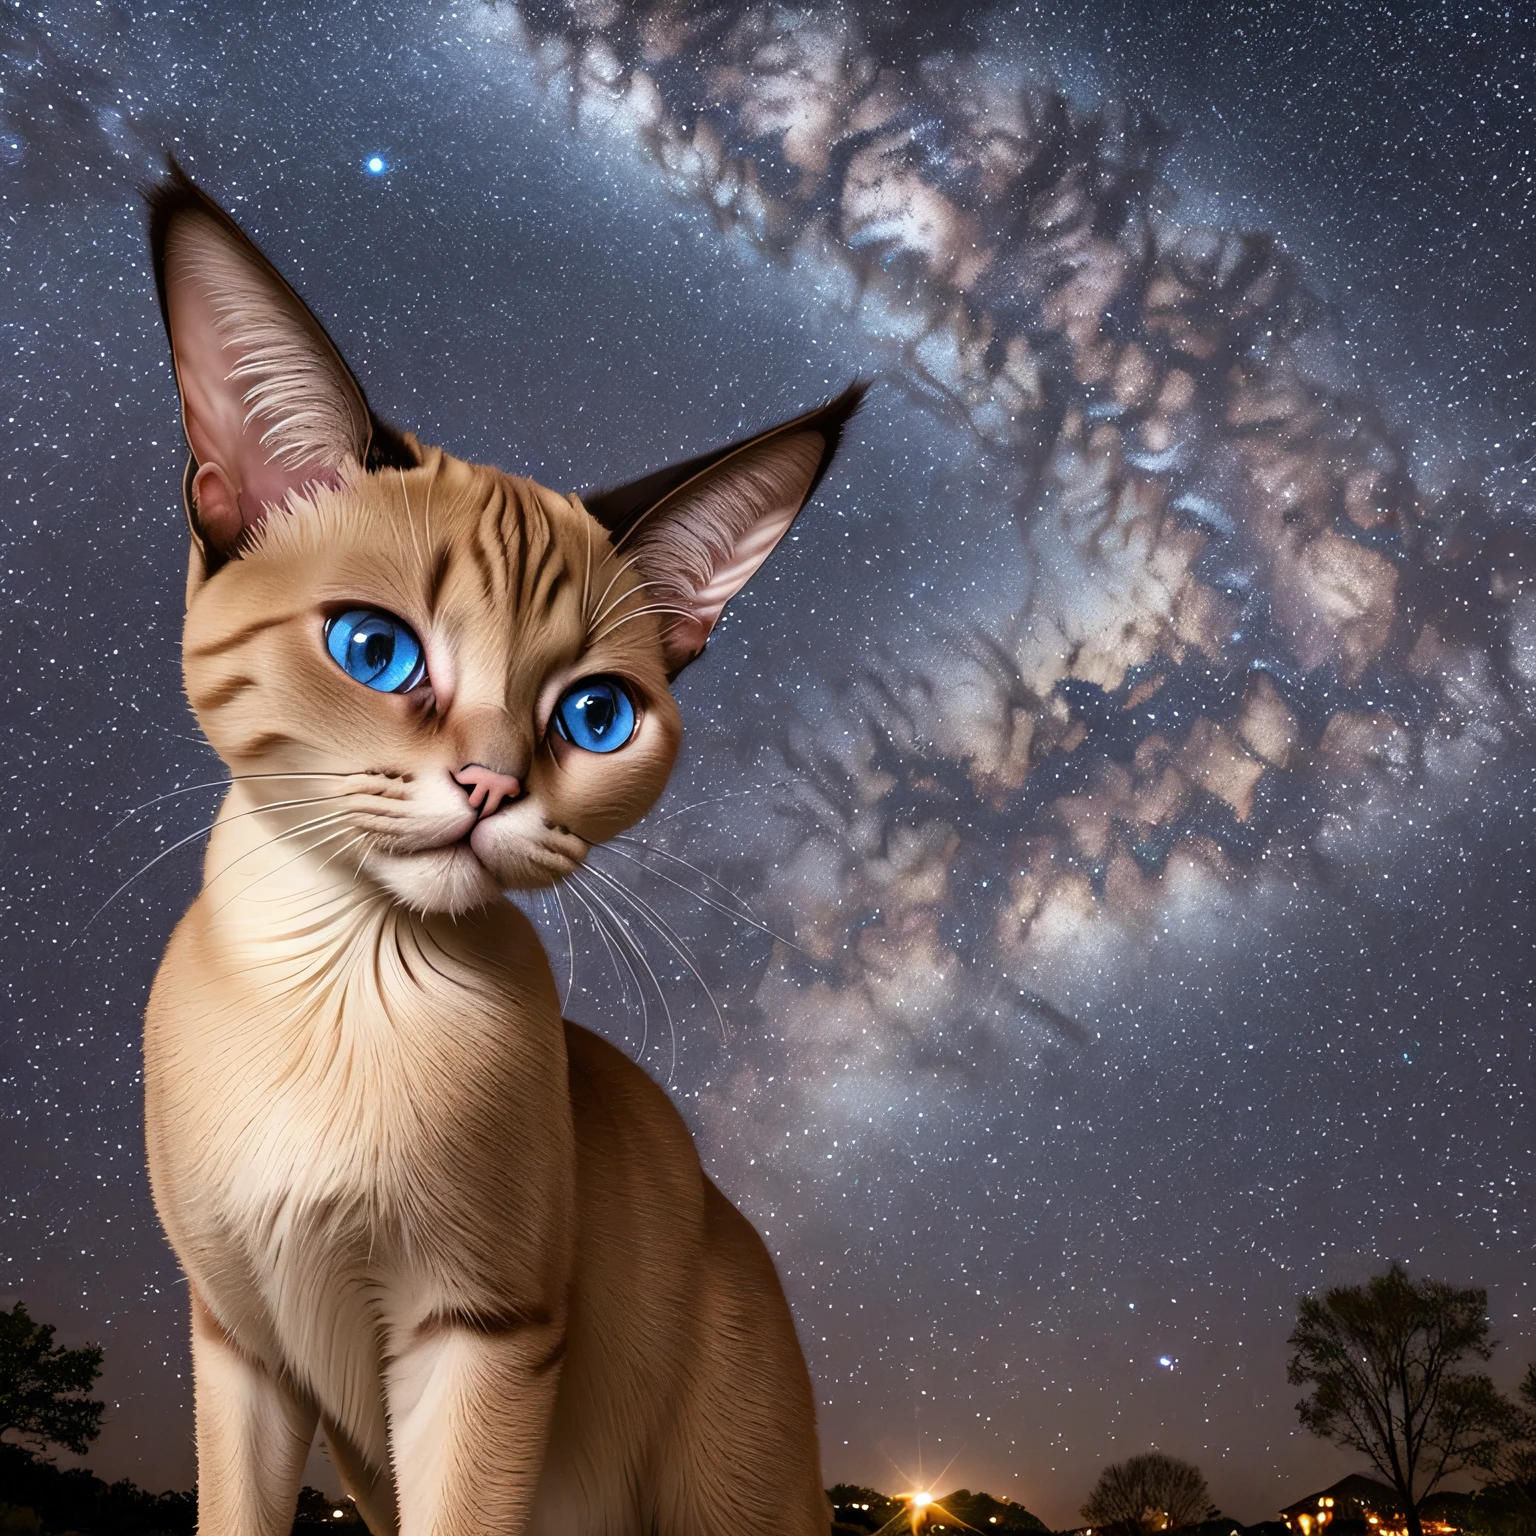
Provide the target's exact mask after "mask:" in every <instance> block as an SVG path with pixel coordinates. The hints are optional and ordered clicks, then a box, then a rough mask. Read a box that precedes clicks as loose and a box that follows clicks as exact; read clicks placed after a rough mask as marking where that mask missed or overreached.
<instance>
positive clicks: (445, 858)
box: [365, 839, 504, 917]
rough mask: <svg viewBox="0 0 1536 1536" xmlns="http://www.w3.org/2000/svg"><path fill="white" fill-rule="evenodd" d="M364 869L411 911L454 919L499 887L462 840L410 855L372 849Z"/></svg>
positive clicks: (489, 898) (489, 897)
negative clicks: (432, 913)
mask: <svg viewBox="0 0 1536 1536" xmlns="http://www.w3.org/2000/svg"><path fill="white" fill-rule="evenodd" d="M365 868H366V870H367V872H368V874H369V875H371V876H372V877H373V879H374V880H376V881H377V882H378V883H379V884H380V885H381V886H383V887H384V889H385V890H386V891H388V892H389V893H390V895H392V896H393V897H395V899H396V900H397V901H399V902H400V904H401V905H402V906H406V907H409V908H410V909H411V910H412V911H413V912H440V913H442V914H443V915H444V916H447V917H458V916H461V915H462V914H463V913H465V912H473V911H474V910H475V909H476V908H477V907H484V906H488V905H489V904H490V903H491V902H493V901H497V900H499V899H500V897H501V893H502V890H503V889H504V887H503V886H502V884H501V882H500V881H499V880H498V879H497V878H496V876H495V875H494V874H493V873H492V872H491V871H490V870H489V869H487V868H486V867H485V865H484V864H482V863H481V862H480V860H479V859H478V858H477V857H476V856H475V852H474V850H473V849H472V848H471V847H470V846H469V842H468V840H467V839H465V840H464V841H462V842H457V843H449V844H448V845H447V846H446V847H442V848H424V849H421V850H419V851H416V852H412V853H385V852H382V851H380V850H375V851H374V852H372V853H371V854H370V855H369V856H368V858H367V860H366V861H365Z"/></svg>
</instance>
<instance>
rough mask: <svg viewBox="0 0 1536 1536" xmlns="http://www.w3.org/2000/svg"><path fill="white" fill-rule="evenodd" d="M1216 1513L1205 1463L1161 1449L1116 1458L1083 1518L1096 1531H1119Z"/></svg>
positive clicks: (1163, 1526) (1162, 1527)
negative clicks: (1125, 1458) (1202, 1466)
mask: <svg viewBox="0 0 1536 1536" xmlns="http://www.w3.org/2000/svg"><path fill="white" fill-rule="evenodd" d="M1214 1513H1215V1511H1214V1510H1213V1509H1212V1508H1211V1494H1210V1490H1209V1489H1208V1488H1207V1487H1206V1486H1205V1478H1204V1477H1203V1476H1202V1475H1201V1473H1200V1469H1199V1467H1196V1466H1192V1465H1191V1464H1190V1463H1189V1462H1187V1461H1180V1460H1179V1458H1178V1457H1177V1456H1165V1455H1164V1454H1163V1453H1162V1452H1161V1451H1149V1452H1148V1453H1147V1454H1146V1455H1145V1456H1132V1457H1131V1458H1130V1459H1129V1460H1128V1461H1116V1462H1111V1463H1110V1465H1109V1466H1107V1467H1105V1468H1104V1470H1103V1471H1102V1472H1100V1473H1099V1480H1098V1482H1096V1483H1095V1484H1094V1485H1093V1492H1092V1493H1090V1494H1089V1495H1088V1502H1087V1503H1086V1504H1084V1505H1083V1508H1082V1516H1083V1519H1084V1520H1086V1521H1087V1522H1088V1524H1089V1525H1091V1526H1092V1527H1093V1528H1094V1530H1095V1531H1101V1530H1102V1531H1109V1532H1113V1533H1115V1536H1143V1533H1144V1532H1148V1531H1171V1530H1174V1529H1176V1528H1177V1527H1179V1526H1181V1525H1193V1524H1194V1523H1195V1522H1196V1521H1197V1520H1202V1519H1205V1518H1206V1517H1207V1516H1209V1515H1212V1514H1214Z"/></svg>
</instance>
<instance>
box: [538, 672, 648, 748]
mask: <svg viewBox="0 0 1536 1536" xmlns="http://www.w3.org/2000/svg"><path fill="white" fill-rule="evenodd" d="M555 724H556V726H557V727H558V728H559V731H560V734H561V735H562V736H564V737H565V739H566V740H567V741H568V742H570V743H571V745H572V746H576V747H580V748H581V749H582V751H583V752H617V751H618V750H619V748H620V747H622V746H623V745H624V743H625V742H626V741H628V740H629V738H630V737H631V736H633V735H634V734H635V706H634V703H633V701H632V700H631V699H630V697H629V695H628V694H627V693H626V692H625V691H624V685H623V684H622V683H619V682H616V681H615V680H614V679H613V678H611V677H584V678H583V679H582V680H581V681H580V682H579V683H575V684H573V685H572V686H571V687H569V688H567V689H566V690H565V692H564V693H562V694H561V695H560V702H559V703H558V704H556V705H555Z"/></svg>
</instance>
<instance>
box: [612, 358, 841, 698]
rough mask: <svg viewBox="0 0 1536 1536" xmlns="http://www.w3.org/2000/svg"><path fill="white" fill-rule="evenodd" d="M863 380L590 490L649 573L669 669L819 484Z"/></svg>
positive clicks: (696, 648)
mask: <svg viewBox="0 0 1536 1536" xmlns="http://www.w3.org/2000/svg"><path fill="white" fill-rule="evenodd" d="M866 388H867V386H866V385H865V384H862V383H855V384H853V385H852V386H850V387H849V388H848V389H846V390H844V391H843V393H842V394H841V395H839V396H838V397H837V398H836V399H835V400H832V401H829V402H828V403H827V404H826V405H823V406H820V407H818V408H817V409H816V410H814V411H808V412H807V413H806V414H805V415H803V416H797V417H795V418H794V419H793V420H792V421H786V422H781V423H780V424H779V425H778V426H776V427H770V428H769V429H768V430H767V431H766V432H759V433H758V434H757V435H756V436H754V437H750V438H745V439H743V440H742V441H740V442H737V443H732V444H729V445H728V446H727V447H724V448H719V449H716V450H714V451H713V452H712V453H706V454H701V455H700V456H699V457H697V458H694V459H689V460H687V461H686V462H684V463H682V464H674V465H671V466H669V467H668V468H666V469H662V470H657V471H656V472H655V473H654V474H651V475H647V476H645V477H644V478H643V479H641V480H636V481H634V482H632V483H631V484H629V485H625V486H620V487H618V488H616V489H614V490H607V491H599V492H596V493H595V494H593V495H592V496H591V497H589V498H586V499H585V501H584V504H585V506H586V508H587V510H588V511H589V512H590V513H591V514H592V515H593V516H594V517H595V518H596V519H597V520H598V521H599V522H600V523H601V524H602V525H603V526H604V527H605V528H606V529H608V531H609V534H610V535H611V536H612V537H613V541H614V544H615V546H616V548H617V549H618V551H619V552H620V554H627V555H628V556H629V558H630V559H631V560H632V561H633V563H634V564H635V566H636V567H637V568H638V569H639V571H640V573H641V575H642V577H643V578H644V584H643V586H642V587H641V588H640V589H638V590H639V591H641V592H642V593H643V594H644V599H645V602H646V604H647V605H648V606H649V607H651V608H652V609H653V610H654V611H655V612H656V613H657V614H658V615H659V619H660V628H661V635H662V649H663V652H664V655H665V659H666V664H667V670H668V673H669V675H671V676H674V677H675V676H676V675H677V674H678V673H679V672H680V671H682V669H683V668H684V667H685V666H687V665H688V663H689V662H690V661H692V660H693V659H694V658H695V657H696V656H698V655H699V653H700V652H701V651H702V650H703V649H704V643H705V641H706V640H707V639H708V638H709V635H710V631H711V630H713V628H714V627H715V624H716V623H717V622H718V621H719V618H720V614H721V612H722V611H723V610H724V608H725V605H726V604H727V603H728V602H729V601H730V600H731V599H732V598H733V597H735V595H736V594H737V593H738V592H739V591H740V590H741V589H742V588H743V587H744V586H745V585H746V584H747V582H748V581H749V580H750V579H751V578H752V576H753V575H754V574H755V573H756V571H757V570H758V568H759V567H760V566H761V565H762V563H763V561H765V560H766V559H767V558H768V556H769V555H770V554H772V552H773V550H774V549H775V548H776V547H777V546H778V544H779V541H780V540H781V539H782V538H783V537H784V535H785V534H786V533H788V532H789V529H790V527H791V525H792V524H793V523H794V520H795V518H796V517H797V516H799V514H800V509H801V508H802V507H803V506H804V505H805V503H806V501H807V500H808V499H809V498H810V496H811V493H812V492H813V491H814V490H815V489H816V487H817V485H818V484H820V482H821V478H822V476H823V475H824V474H825V473H826V472H827V467H828V466H829V465H830V464H831V462H832V456H833V454H834V453H835V452H836V451H837V446H838V443H839V441H840V440H841V437H842V431H843V427H844V426H845V424H846V423H847V421H848V418H849V417H850V416H852V415H853V413H854V411H855V410H857V409H858V405H859V402H860V401H861V400H862V399H863V397H864V392H865V389H866Z"/></svg>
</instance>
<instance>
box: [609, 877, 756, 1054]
mask: <svg viewBox="0 0 1536 1536" xmlns="http://www.w3.org/2000/svg"><path fill="white" fill-rule="evenodd" d="M587 869H588V871H589V872H590V873H591V874H594V875H596V876H597V878H598V879H599V880H601V881H602V882H603V883H604V884H605V885H608V886H610V887H611V888H612V889H613V890H614V891H615V892H617V894H618V895H620V896H621V897H623V899H624V900H625V901H627V902H628V903H629V904H630V906H632V907H633V908H634V909H635V911H636V912H638V913H639V914H640V916H641V917H642V918H643V919H644V920H645V922H646V923H647V924H648V925H649V926H650V927H651V928H652V929H654V930H655V931H656V932H657V933H658V934H660V935H661V937H662V939H663V940H664V941H665V943H666V944H667V945H668V946H669V948H670V949H671V950H672V952H673V953H674V954H675V955H676V956H677V958H678V959H679V960H681V961H682V962H683V964H684V965H686V966H687V967H688V969H689V970H690V971H691V972H692V973H693V979H694V980H695V981H696V982H698V984H699V986H700V987H702V988H703V991H704V995H705V997H707V998H708V999H709V1006H710V1007H711V1008H713V1009H714V1010H715V1022H716V1023H717V1024H719V1026H720V1038H721V1039H722V1040H726V1041H728V1040H729V1039H730V1031H729V1030H728V1029H727V1028H726V1024H725V1015H724V1014H723V1013H721V1011H720V1004H719V1003H717V1002H716V1001H715V994H714V993H713V992H712V991H711V990H710V986H709V983H708V982H707V981H705V980H704V977H703V975H702V974H701V973H700V971H699V968H698V966H697V965H696V964H695V963H694V957H693V952H692V951H691V950H690V949H689V948H688V946H687V945H686V944H685V943H684V942H683V940H682V938H681V937H680V936H679V935H678V934H677V932H676V931H675V930H674V929H673V927H672V925H671V924H670V923H668V922H667V920H666V919H665V918H664V917H662V915H661V914H660V913H659V912H657V910H656V909H655V908H654V907H653V906H652V905H651V904H650V902H648V901H647V900H646V899H645V898H644V897H643V896H640V895H638V894H637V893H636V892H634V891H632V890H630V889H629V887H628V886H627V885H625V884H624V882H623V881H622V880H619V879H618V878H616V877H615V876H614V875H612V874H610V873H609V872H608V871H607V870H602V869H599V868H598V867H597V866H596V865H595V864H589V865H588V866H587Z"/></svg>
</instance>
